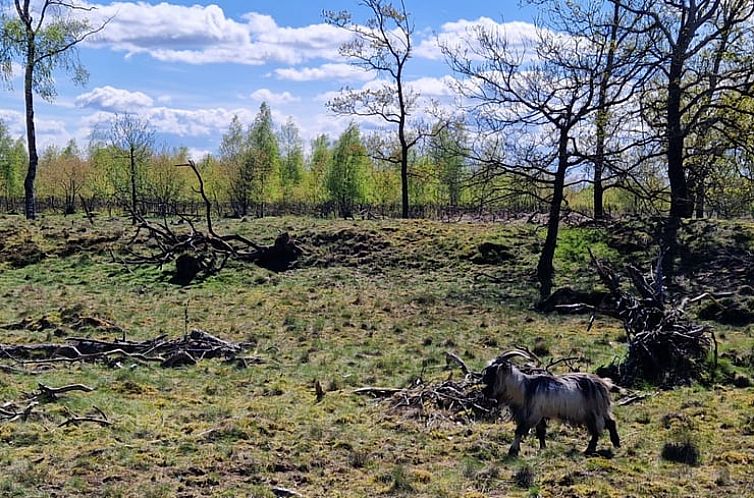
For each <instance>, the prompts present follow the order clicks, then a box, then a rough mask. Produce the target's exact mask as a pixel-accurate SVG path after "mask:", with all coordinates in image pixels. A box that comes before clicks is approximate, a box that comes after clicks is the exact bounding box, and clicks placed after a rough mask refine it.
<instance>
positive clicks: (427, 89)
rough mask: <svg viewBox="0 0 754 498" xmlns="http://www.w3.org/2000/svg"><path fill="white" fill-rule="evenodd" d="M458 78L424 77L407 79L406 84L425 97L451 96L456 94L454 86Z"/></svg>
mask: <svg viewBox="0 0 754 498" xmlns="http://www.w3.org/2000/svg"><path fill="white" fill-rule="evenodd" d="M455 84H457V80H456V79H455V78H453V77H452V76H447V75H446V76H443V77H441V78H431V77H424V78H418V79H415V80H411V81H407V82H406V85H407V86H408V87H409V88H410V89H411V90H413V91H414V92H416V93H418V94H419V95H421V96H423V97H449V96H453V95H455V92H454V90H453V86H454V85H455Z"/></svg>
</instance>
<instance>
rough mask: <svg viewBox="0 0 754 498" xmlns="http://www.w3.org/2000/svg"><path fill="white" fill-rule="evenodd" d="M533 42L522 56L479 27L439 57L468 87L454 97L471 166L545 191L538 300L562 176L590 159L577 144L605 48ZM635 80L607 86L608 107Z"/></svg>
mask: <svg viewBox="0 0 754 498" xmlns="http://www.w3.org/2000/svg"><path fill="white" fill-rule="evenodd" d="M536 36H537V38H536V40H535V41H532V42H529V43H527V44H525V45H524V48H523V49H522V50H521V51H520V50H517V49H516V48H512V47H511V46H510V45H509V44H508V40H507V38H506V37H505V33H504V32H500V31H497V30H495V29H490V28H479V29H477V30H476V31H474V32H473V33H470V39H467V40H466V44H465V46H463V45H462V46H461V47H456V48H453V47H447V46H446V47H443V51H444V53H445V55H446V58H447V60H448V62H449V63H450V65H451V67H452V68H453V69H454V70H455V71H456V72H458V73H459V74H460V75H461V76H462V77H463V78H464V79H465V80H466V81H465V82H464V83H463V84H462V85H460V84H459V85H458V91H459V92H461V94H462V95H463V96H464V97H466V98H467V99H468V100H469V102H470V103H469V107H468V109H467V111H468V112H467V115H468V116H469V117H470V118H472V119H474V122H473V123H470V124H474V125H476V126H477V128H478V130H479V135H478V136H479V138H478V139H477V141H476V144H474V145H473V149H476V150H477V152H476V153H475V156H476V159H477V161H478V162H479V163H481V164H482V165H485V166H493V167H495V168H496V169H497V171H498V174H503V175H508V176H511V177H513V178H518V179H523V180H524V181H525V182H533V183H535V185H536V186H537V187H538V188H537V189H535V190H534V191H533V192H532V193H533V194H534V195H537V194H538V190H539V188H546V189H547V190H546V191H545V196H544V198H543V200H545V201H546V202H547V205H548V218H547V234H546V236H545V241H544V245H543V247H542V252H541V253H540V257H539V261H538V264H537V278H538V280H539V283H540V289H539V291H540V298H541V299H542V300H544V299H546V298H547V297H548V296H549V295H550V292H551V290H552V285H553V276H554V265H553V257H554V254H555V248H556V246H557V239H558V231H559V225H560V216H561V211H562V206H563V202H564V199H565V197H564V192H565V188H566V187H567V186H568V185H569V183H570V179H569V176H568V174H569V172H571V171H573V170H574V168H576V167H578V166H580V165H582V164H584V163H585V162H586V161H587V159H588V158H589V154H588V153H587V152H586V151H584V150H583V142H584V137H585V136H587V135H588V134H589V131H588V130H589V126H588V124H589V122H590V118H592V117H593V115H594V114H595V112H596V111H597V109H598V108H599V105H600V103H599V99H598V98H597V95H598V94H599V91H598V86H599V84H600V81H601V80H600V77H599V76H600V75H601V74H603V72H604V71H605V65H606V63H605V61H606V57H605V52H604V51H605V49H606V47H604V46H600V45H595V44H593V43H591V41H590V40H589V39H587V38H583V37H569V36H563V35H562V34H559V33H557V32H555V31H552V30H548V29H544V28H539V29H538V30H537V33H536ZM634 76H635V73H634V72H632V71H626V72H624V73H623V74H622V76H621V78H612V79H611V80H610V81H609V82H608V84H607V92H606V94H607V95H608V96H609V97H608V98H609V99H610V102H611V105H616V106H617V105H619V104H621V103H625V102H626V101H627V100H628V99H630V98H631V95H632V91H631V89H632V86H633V85H634V84H636V79H635V77H634ZM481 169H482V171H484V170H486V169H487V168H486V167H483V168H481ZM574 181H581V180H579V179H575V180H574ZM516 183H517V182H512V181H511V182H508V183H507V185H509V186H515V185H516ZM518 193H519V192H516V191H512V194H514V195H516V194H518Z"/></svg>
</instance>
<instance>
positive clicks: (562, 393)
mask: <svg viewBox="0 0 754 498" xmlns="http://www.w3.org/2000/svg"><path fill="white" fill-rule="evenodd" d="M515 356H521V357H524V358H527V359H532V357H531V356H529V355H528V354H526V353H525V352H523V351H521V350H513V351H508V352H506V353H503V354H502V355H500V356H498V357H497V358H495V359H494V360H492V361H491V362H490V363H489V364H488V365H487V367H486V368H485V369H484V370H483V371H482V382H483V383H484V387H483V389H482V394H484V396H486V397H488V398H495V399H497V401H498V402H499V403H504V404H506V405H508V407H509V408H510V410H511V414H512V416H513V420H514V421H515V422H516V433H515V438H514V439H513V444H511V447H510V449H509V450H508V454H509V455H511V456H517V455H518V453H519V450H520V445H521V439H523V437H524V436H526V435H527V434H528V433H529V430H530V429H531V428H532V427H536V434H537V438H538V439H539V447H540V449H544V448H545V447H546V445H545V435H546V433H547V419H551V418H552V419H558V420H561V421H563V422H566V423H569V424H572V425H579V426H586V428H587V430H588V431H589V434H590V435H591V436H592V437H591V439H590V440H589V445H588V446H587V448H586V451H585V452H584V453H586V454H591V453H594V452H595V450H596V449H597V441H598V440H599V437H600V435H601V434H602V431H603V430H604V429H605V428H607V430H608V431H609V432H610V441H611V442H612V443H613V446H615V447H616V448H620V438H619V437H618V430H617V428H616V425H615V419H614V418H613V414H612V412H611V404H610V392H609V390H610V385H611V384H610V382H609V381H608V380H607V379H602V378H600V377H597V376H596V375H592V374H586V373H571V374H565V375H551V374H548V373H543V374H535V375H530V374H525V373H523V372H522V371H521V370H519V369H518V368H516V366H515V365H513V363H511V358H513V357H515Z"/></svg>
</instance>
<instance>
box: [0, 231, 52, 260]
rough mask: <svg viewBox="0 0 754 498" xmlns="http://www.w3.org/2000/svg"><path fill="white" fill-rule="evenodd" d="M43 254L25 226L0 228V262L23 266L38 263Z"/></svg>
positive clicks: (43, 256)
mask: <svg viewBox="0 0 754 498" xmlns="http://www.w3.org/2000/svg"><path fill="white" fill-rule="evenodd" d="M45 256H46V254H45V253H44V251H42V249H40V247H39V245H38V244H37V243H36V242H35V241H34V240H33V238H32V235H31V232H29V231H28V230H27V229H26V228H21V227H14V228H7V229H4V230H0V264H2V263H8V264H9V265H10V266H12V267H13V268H23V267H25V266H28V265H33V264H35V263H39V262H40V261H42V260H43V259H44V258H45Z"/></svg>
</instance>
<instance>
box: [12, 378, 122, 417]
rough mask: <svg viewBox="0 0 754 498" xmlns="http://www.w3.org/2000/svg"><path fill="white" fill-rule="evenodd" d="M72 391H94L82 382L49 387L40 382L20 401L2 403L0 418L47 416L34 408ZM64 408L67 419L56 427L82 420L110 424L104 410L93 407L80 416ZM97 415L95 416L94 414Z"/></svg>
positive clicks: (54, 400)
mask: <svg viewBox="0 0 754 498" xmlns="http://www.w3.org/2000/svg"><path fill="white" fill-rule="evenodd" d="M73 391H80V392H84V393H90V392H92V391H94V389H93V388H91V387H89V386H85V385H83V384H69V385H67V386H61V387H50V386H46V385H44V384H42V383H40V384H38V385H37V390H36V391H34V392H32V393H30V394H28V395H27V396H26V399H24V400H22V401H8V402H6V403H3V405H2V407H0V420H4V421H6V422H15V421H17V420H20V421H26V420H28V419H29V417H30V416H32V415H33V414H34V415H39V416H41V417H48V416H49V415H48V414H45V413H44V412H39V413H36V412H35V411H34V410H35V409H36V408H37V407H39V406H40V405H43V404H47V403H54V402H56V401H58V400H59V399H60V395H62V394H66V393H70V392H73ZM64 410H65V411H66V412H67V414H68V415H69V416H68V417H67V419H66V420H65V421H63V422H61V423H60V424H59V425H58V427H64V426H66V425H71V424H74V425H78V424H79V423H83V422H93V423H97V424H100V425H102V426H106V425H107V426H109V425H111V423H110V421H109V420H108V419H107V416H106V415H105V412H103V411H102V410H100V409H99V408H97V407H96V406H95V407H94V414H86V415H84V416H82V417H80V416H78V415H76V414H74V413H71V412H70V410H69V409H68V408H66V407H64ZM95 415H97V416H95Z"/></svg>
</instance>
